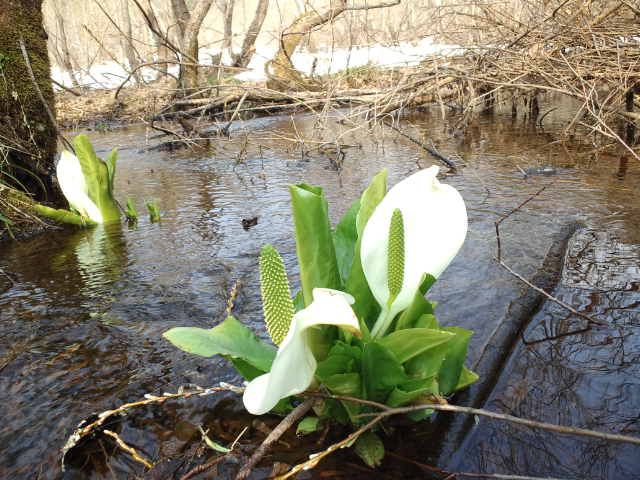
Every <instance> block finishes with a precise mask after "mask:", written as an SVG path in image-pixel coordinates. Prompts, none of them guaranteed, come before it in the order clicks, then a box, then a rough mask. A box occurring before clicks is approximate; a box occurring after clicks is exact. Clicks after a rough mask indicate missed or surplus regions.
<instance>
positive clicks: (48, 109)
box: [18, 35, 74, 151]
mask: <svg viewBox="0 0 640 480" xmlns="http://www.w3.org/2000/svg"><path fill="white" fill-rule="evenodd" d="M18 42H19V44H20V51H21V52H22V58H23V59H24V63H25V65H26V66H27V72H28V73H29V78H30V79H31V82H32V83H33V86H34V88H35V89H36V93H37V94H38V98H39V99H40V102H42V106H43V107H44V109H45V111H46V112H47V116H48V117H49V121H50V122H51V125H53V129H54V130H55V131H56V134H57V135H58V136H59V137H60V139H61V140H62V141H63V142H64V143H65V145H66V146H67V147H69V149H71V151H74V150H73V146H72V145H71V143H69V140H67V139H66V138H65V137H64V135H62V134H61V133H60V128H59V127H58V122H57V121H56V117H55V115H54V114H53V112H52V111H51V107H50V106H49V104H48V103H47V100H46V99H45V98H44V95H43V94H42V90H40V85H38V81H37V80H36V76H35V74H34V73H33V68H31V61H30V60H29V54H28V53H27V47H26V46H25V44H24V38H22V35H20V38H19V39H18Z"/></svg>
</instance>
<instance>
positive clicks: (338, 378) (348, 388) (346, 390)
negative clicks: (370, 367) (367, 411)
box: [322, 373, 362, 397]
mask: <svg viewBox="0 0 640 480" xmlns="http://www.w3.org/2000/svg"><path fill="white" fill-rule="evenodd" d="M322 383H323V385H325V386H326V387H327V388H328V389H329V390H330V391H331V393H333V394H335V395H347V396H352V397H353V396H360V394H361V391H362V382H361V379H360V374H359V373H338V374H336V375H332V376H330V377H328V378H326V379H325V380H324V381H323V382H322Z"/></svg>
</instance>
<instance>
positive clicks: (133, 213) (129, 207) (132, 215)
mask: <svg viewBox="0 0 640 480" xmlns="http://www.w3.org/2000/svg"><path fill="white" fill-rule="evenodd" d="M124 214H125V216H126V217H127V220H129V221H131V222H135V221H137V220H138V211H137V210H136V206H135V205H134V203H133V200H132V199H131V198H127V204H126V206H125V209H124Z"/></svg>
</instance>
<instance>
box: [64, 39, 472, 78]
mask: <svg viewBox="0 0 640 480" xmlns="http://www.w3.org/2000/svg"><path fill="white" fill-rule="evenodd" d="M461 51H462V49H461V47H459V46H457V45H446V44H437V43H433V41H432V40H431V39H430V38H424V39H422V40H420V41H417V42H401V43H398V44H395V45H381V44H375V45H364V46H361V45H359V46H354V47H351V48H337V49H333V50H332V49H329V48H327V49H322V50H319V51H317V52H309V51H306V50H298V51H296V53H294V54H293V57H292V61H293V65H294V66H295V67H296V68H297V69H298V70H299V71H301V72H303V73H305V74H306V75H311V74H312V73H313V74H314V75H326V74H332V73H338V72H341V71H344V70H347V69H352V68H357V67H362V66H365V65H371V66H379V67H405V66H412V65H417V64H418V63H419V62H420V61H422V60H424V59H425V58H427V57H429V56H431V55H435V54H438V55H454V54H458V53H460V52H461ZM199 53H200V62H201V63H202V64H203V65H211V64H212V58H213V57H214V56H215V55H217V54H219V50H212V49H201V50H200V52H199ZM275 54H276V49H275V47H272V46H267V45H263V46H258V47H257V49H256V53H255V54H254V56H253V58H252V59H251V62H250V63H249V66H248V69H247V71H245V72H242V73H239V74H237V75H235V78H236V79H238V80H241V81H252V82H260V81H264V80H266V75H265V72H264V67H265V64H266V63H267V61H268V60H270V59H272V58H273V57H274V56H275ZM314 62H315V68H314V66H313V65H314ZM223 63H225V64H229V63H231V58H230V55H229V54H228V52H225V53H224V54H223ZM177 70H178V66H177V65H170V66H169V71H170V72H171V73H173V74H177ZM141 71H142V74H143V76H144V78H145V80H153V79H154V78H155V77H156V75H157V73H156V72H155V71H154V70H153V69H151V68H143V69H141ZM312 71H313V72H312ZM77 76H78V80H79V82H80V83H81V84H82V85H87V86H89V87H91V88H116V87H118V86H119V85H120V84H121V83H122V82H123V81H124V79H125V78H126V77H127V73H126V71H125V70H124V69H123V68H122V66H120V65H118V64H117V63H116V62H113V61H109V62H104V63H102V64H99V65H94V66H92V67H91V68H90V69H89V71H88V72H81V73H79V74H78V75H77ZM52 77H53V78H54V80H56V81H57V82H60V83H62V84H63V85H66V86H71V79H70V78H69V76H68V75H67V74H66V73H64V72H62V71H61V70H60V69H59V68H58V67H54V68H53V69H52Z"/></svg>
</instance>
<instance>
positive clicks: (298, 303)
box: [293, 290, 304, 312]
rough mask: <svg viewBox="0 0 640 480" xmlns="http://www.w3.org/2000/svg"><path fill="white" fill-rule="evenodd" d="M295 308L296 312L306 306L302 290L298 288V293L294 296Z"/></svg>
mask: <svg viewBox="0 0 640 480" xmlns="http://www.w3.org/2000/svg"><path fill="white" fill-rule="evenodd" d="M293 308H294V310H295V311H296V312H299V311H300V310H302V309H303V308H304V297H303V295H302V290H298V293H296V295H295V296H294V297H293Z"/></svg>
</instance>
